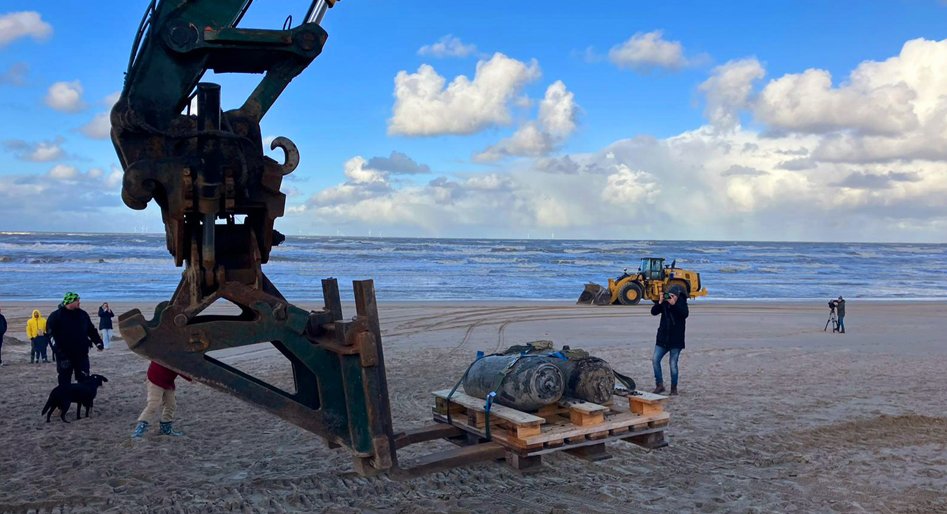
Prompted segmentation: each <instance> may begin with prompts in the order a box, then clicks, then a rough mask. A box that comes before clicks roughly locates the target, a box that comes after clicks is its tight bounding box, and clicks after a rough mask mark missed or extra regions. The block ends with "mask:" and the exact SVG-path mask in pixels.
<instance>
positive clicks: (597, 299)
mask: <svg viewBox="0 0 947 514" xmlns="http://www.w3.org/2000/svg"><path fill="white" fill-rule="evenodd" d="M611 299H612V295H611V293H610V292H609V291H608V288H605V287H602V286H600V285H598V284H593V283H591V282H589V283H588V284H585V290H584V291H582V294H580V295H579V299H578V301H576V302H575V303H577V304H588V305H608V304H609V303H611Z"/></svg>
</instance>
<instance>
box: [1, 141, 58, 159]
mask: <svg viewBox="0 0 947 514" xmlns="http://www.w3.org/2000/svg"><path fill="white" fill-rule="evenodd" d="M63 142H65V140H64V139H63V138H62V137H57V138H56V139H54V140H52V141H40V142H38V143H29V142H27V141H21V140H10V141H4V142H3V147H4V149H6V150H8V151H10V152H13V155H14V156H15V157H16V158H17V159H20V160H23V161H32V162H50V161H56V160H59V159H62V158H64V157H65V156H66V152H65V151H63V149H62V144H63Z"/></svg>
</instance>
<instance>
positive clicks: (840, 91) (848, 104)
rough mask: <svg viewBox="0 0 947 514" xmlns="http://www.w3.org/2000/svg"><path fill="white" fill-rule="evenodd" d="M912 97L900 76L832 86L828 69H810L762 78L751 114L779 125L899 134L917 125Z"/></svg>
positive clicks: (806, 129) (795, 128) (807, 129)
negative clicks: (887, 80)
mask: <svg viewBox="0 0 947 514" xmlns="http://www.w3.org/2000/svg"><path fill="white" fill-rule="evenodd" d="M872 78H877V77H872ZM915 99H916V94H915V92H914V90H913V89H912V88H911V87H909V86H908V85H907V84H905V83H903V82H898V83H888V84H865V83H851V84H848V85H846V86H843V87H840V88H833V87H832V77H831V76H830V75H829V72H827V71H825V70H814V69H810V70H806V71H805V72H803V73H800V74H793V75H785V76H783V77H780V78H779V79H777V80H774V81H772V82H770V83H769V84H767V85H766V87H765V88H764V89H763V92H762V93H761V94H760V97H759V100H758V101H757V103H756V109H755V114H756V116H757V118H758V119H759V120H760V121H762V122H764V123H766V124H767V125H769V126H770V127H773V128H775V129H781V130H790V131H798V132H811V133H824V132H833V131H838V130H856V131H860V132H865V133H870V134H899V133H902V132H904V131H906V130H912V129H914V128H916V127H917V126H918V119H917V117H916V116H915V114H914V109H913V101H914V100H915Z"/></svg>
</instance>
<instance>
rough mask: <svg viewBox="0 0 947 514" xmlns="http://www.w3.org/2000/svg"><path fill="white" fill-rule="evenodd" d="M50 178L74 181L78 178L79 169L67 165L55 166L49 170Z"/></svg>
mask: <svg viewBox="0 0 947 514" xmlns="http://www.w3.org/2000/svg"><path fill="white" fill-rule="evenodd" d="M49 176H50V178H53V179H55V180H75V179H77V178H79V176H80V173H79V168H76V167H75V166H70V165H68V164H57V165H55V166H53V167H52V169H50V170H49Z"/></svg>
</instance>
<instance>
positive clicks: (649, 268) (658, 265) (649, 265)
mask: <svg viewBox="0 0 947 514" xmlns="http://www.w3.org/2000/svg"><path fill="white" fill-rule="evenodd" d="M639 269H640V270H641V275H642V276H643V277H644V279H645V280H664V259H663V258H659V257H645V258H644V259H641V266H640V267H639Z"/></svg>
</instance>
